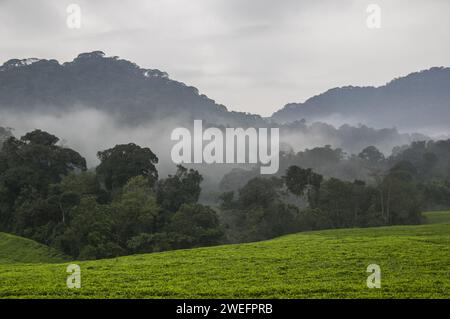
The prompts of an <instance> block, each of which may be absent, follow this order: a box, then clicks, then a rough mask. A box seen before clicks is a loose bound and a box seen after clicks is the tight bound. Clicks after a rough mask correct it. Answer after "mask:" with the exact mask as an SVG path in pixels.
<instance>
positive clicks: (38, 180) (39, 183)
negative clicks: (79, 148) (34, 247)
mask: <svg viewBox="0 0 450 319" xmlns="http://www.w3.org/2000/svg"><path fill="white" fill-rule="evenodd" d="M58 140H59V139H58V138H57V137H56V136H54V135H51V134H49V133H47V132H44V131H41V130H35V131H32V132H29V133H27V134H25V135H24V136H22V137H21V138H20V139H16V138H15V137H10V138H9V139H8V140H6V141H5V143H4V145H3V148H2V150H1V152H0V199H1V201H2V205H1V206H0V223H1V225H0V228H2V229H5V230H11V229H15V231H17V232H19V233H21V232H22V231H24V229H21V227H22V226H19V225H14V223H15V220H17V216H14V215H15V213H16V210H17V209H18V208H19V207H20V206H22V205H24V203H25V202H26V203H27V205H28V207H31V206H30V205H32V204H31V203H32V202H35V201H36V200H37V201H39V198H41V199H42V200H45V197H46V196H47V195H48V192H49V186H50V185H51V184H55V183H59V182H60V181H61V178H62V177H63V176H65V175H67V174H69V173H70V172H76V171H78V172H79V171H84V170H86V160H85V159H84V158H83V157H82V156H81V155H80V154H78V153H77V152H75V151H74V150H72V149H69V148H64V147H61V146H58V145H56V143H57V142H58ZM31 194H33V196H31ZM27 214H29V215H31V214H34V211H33V210H30V209H25V206H23V207H22V209H21V211H20V215H21V217H20V218H21V219H22V220H23V221H24V220H26V219H27ZM37 216H41V217H42V218H43V219H42V220H39V221H37V220H36V218H37ZM45 216H47V214H43V215H42V214H38V215H36V214H34V216H33V217H32V216H29V218H30V219H33V220H34V222H33V223H34V225H35V226H36V227H37V225H38V224H39V225H40V226H39V227H41V226H44V225H46V224H47V223H48V222H50V220H48V219H46V218H45ZM52 218H53V217H52ZM22 225H23V226H24V227H27V228H28V226H25V225H26V223H23V224H22Z"/></svg>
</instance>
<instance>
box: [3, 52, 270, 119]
mask: <svg viewBox="0 0 450 319" xmlns="http://www.w3.org/2000/svg"><path fill="white" fill-rule="evenodd" d="M72 107H86V108H96V109H99V110H101V111H107V112H108V113H115V114H117V115H119V116H120V118H121V120H123V121H125V122H127V123H139V122H143V121H148V120H152V119H158V120H160V119H164V118H168V117H171V118H174V117H181V118H183V119H184V118H186V117H187V118H188V119H191V118H202V119H204V120H208V121H210V122H213V123H224V124H227V123H233V124H234V123H236V122H245V123H247V124H249V125H252V124H253V122H259V121H262V119H261V118H260V117H259V116H257V115H250V114H245V113H236V112H229V111H228V110H227V109H226V107H225V106H223V105H220V104H217V103H216V102H215V101H214V100H212V99H210V98H208V97H207V96H205V95H203V94H200V93H199V91H198V90H197V89H196V88H194V87H191V86H187V85H185V84H184V83H181V82H177V81H174V80H171V79H170V78H169V76H168V74H167V73H165V72H162V71H160V70H153V69H143V68H140V67H139V66H137V65H136V64H134V63H132V62H130V61H127V60H123V59H119V58H118V57H107V56H105V54H104V53H103V52H101V51H94V52H90V53H82V54H79V55H78V57H77V58H75V59H74V60H73V61H72V62H66V63H63V64H60V63H59V62H58V61H56V60H44V59H42V60H40V59H35V58H32V59H23V60H19V59H12V60H9V61H7V62H5V63H4V64H3V65H2V66H1V67H0V110H14V111H24V112H27V111H33V110H34V111H43V112H47V111H51V112H55V111H58V110H59V111H65V110H67V109H69V108H72Z"/></svg>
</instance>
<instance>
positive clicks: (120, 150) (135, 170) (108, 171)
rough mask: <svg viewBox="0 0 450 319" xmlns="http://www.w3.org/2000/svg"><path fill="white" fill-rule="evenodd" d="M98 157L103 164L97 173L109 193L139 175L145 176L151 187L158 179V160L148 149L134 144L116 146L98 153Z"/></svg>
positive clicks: (97, 169)
mask: <svg viewBox="0 0 450 319" xmlns="http://www.w3.org/2000/svg"><path fill="white" fill-rule="evenodd" d="M97 156H98V158H99V159H100V161H101V163H100V165H98V166H97V168H96V172H97V174H98V177H99V178H100V180H101V181H102V182H103V183H104V185H105V187H106V189H108V190H109V191H113V190H117V189H119V188H121V187H122V186H123V185H125V183H126V182H128V180H129V179H130V178H131V177H134V176H138V175H142V176H145V177H146V178H147V180H148V183H149V185H150V186H153V185H154V184H155V182H156V180H157V179H158V172H157V170H156V167H155V164H157V163H158V158H157V157H156V155H155V154H154V153H153V152H152V151H151V150H150V149H149V148H148V147H144V148H143V147H140V146H138V145H136V144H133V143H129V144H122V145H116V146H114V147H113V148H110V149H107V150H104V151H102V152H98V153H97Z"/></svg>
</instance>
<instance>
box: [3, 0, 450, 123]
mask: <svg viewBox="0 0 450 319" xmlns="http://www.w3.org/2000/svg"><path fill="white" fill-rule="evenodd" d="M71 3H77V4H79V6H80V8H81V13H82V16H81V18H82V20H81V21H82V27H81V28H80V29H69V28H68V27H67V25H66V19H67V16H68V14H67V13H66V8H67V6H68V5H69V4H71ZM370 3H376V4H378V5H379V6H380V7H381V10H382V11H381V28H380V29H369V28H367V25H366V19H367V16H368V13H366V8H367V6H368V5H369V4H370ZM449 18H450V1H448V0H430V1H425V0H385V1H381V0H371V1H366V0H340V1H338V0H322V1H317V0H311V1H301V0H270V1H269V0H134V1H133V0H131V1H123V0H95V1H92V0H86V1H76V0H73V1H64V0H34V1H29V0H0V63H3V62H5V61H6V60H8V59H11V58H27V57H38V58H56V59H57V60H59V61H60V62H65V61H71V60H73V58H74V57H76V56H77V55H78V54H79V53H81V52H88V51H93V50H102V51H104V52H105V53H106V54H107V55H110V56H115V55H117V56H119V57H121V58H124V59H127V60H131V61H133V62H135V63H137V64H138V65H140V66H141V67H144V68H154V69H160V70H163V71H166V72H168V73H169V75H170V77H171V78H172V79H175V80H178V81H182V82H185V83H186V84H188V85H192V86H195V87H197V88H198V89H199V90H200V91H201V92H202V93H204V94H206V95H208V96H209V97H210V98H212V99H215V100H216V101H217V102H218V103H222V104H224V105H226V106H227V107H228V108H229V109H231V110H239V111H246V112H251V113H258V114H261V115H264V116H266V115H270V114H271V113H272V112H274V111H276V110H277V109H279V108H281V107H282V106H284V105H285V104H286V103H289V102H303V101H304V100H305V99H307V98H308V97H311V96H313V95H315V94H318V93H321V92H323V91H325V90H327V89H329V88H332V87H336V86H344V85H382V84H384V83H385V82H387V81H389V80H391V79H392V78H394V77H398V76H402V75H406V74H408V73H411V72H414V71H419V70H423V69H427V68H429V67H432V66H450V19H449Z"/></svg>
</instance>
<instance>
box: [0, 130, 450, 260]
mask: <svg viewBox="0 0 450 319" xmlns="http://www.w3.org/2000/svg"><path fill="white" fill-rule="evenodd" d="M1 133H2V134H0V135H1V136H2V139H3V142H2V146H1V150H0V231H5V232H11V233H15V234H18V235H21V236H24V237H27V238H31V239H34V240H37V241H39V242H41V243H44V244H47V245H50V246H52V247H55V248H57V249H59V250H61V251H62V252H64V253H65V254H68V255H70V256H73V257H74V258H79V259H95V258H103V257H114V256H119V255H126V254H132V253H142V252H156V251H164V250H171V249H180V248H191V247H199V246H208V245H215V244H220V243H230V242H246V241H255V240H262V239H267V238H272V237H275V236H279V235H282V234H287V233H292V232H298V231H304V230H314V229H325V228H341V227H368V226H380V225H392V224H417V223H420V222H421V211H422V210H423V208H425V207H433V208H436V207H447V208H448V207H450V175H449V172H450V140H447V141H437V142H433V141H428V142H414V143H412V144H411V145H409V146H405V147H401V148H397V149H396V150H395V152H393V155H391V156H390V157H388V158H386V157H385V156H384V155H383V154H382V153H381V152H380V151H378V150H377V149H376V148H375V147H373V146H369V147H367V148H365V149H364V150H363V151H362V152H361V153H359V154H358V155H347V154H345V153H343V152H342V150H340V149H332V148H331V147H329V146H325V147H320V148H314V149H311V150H305V151H302V152H298V153H294V152H292V151H290V152H286V153H283V154H282V157H281V158H282V161H281V166H280V172H279V174H278V175H277V176H271V177H263V176H259V175H258V174H256V173H255V172H258V171H259V170H254V171H245V172H246V174H244V172H241V171H236V170H235V171H233V172H231V173H230V174H228V175H227V176H225V177H224V179H223V180H222V188H223V193H222V194H221V195H220V197H219V198H218V201H217V203H216V204H215V205H211V206H207V205H204V204H201V203H199V197H200V193H201V191H202V189H201V185H202V180H203V177H202V176H201V174H200V173H199V172H198V171H196V170H194V169H189V168H185V167H183V166H178V167H177V171H176V173H175V174H172V175H169V176H167V177H165V178H160V177H159V175H158V171H157V168H156V165H157V163H158V161H159V159H158V156H157V154H154V153H153V151H152V150H151V149H150V148H146V147H141V146H139V145H136V144H133V143H129V144H119V145H116V146H115V147H112V148H110V149H106V150H102V151H99V152H98V153H97V156H98V159H99V161H100V163H99V165H98V166H97V167H96V168H95V169H89V170H88V169H87V165H86V160H85V159H84V158H83V157H82V156H81V155H80V154H79V153H78V152H77V151H75V150H73V149H70V148H67V147H64V146H61V143H59V138H58V137H56V136H54V135H52V134H50V133H47V132H45V131H41V130H34V131H32V132H29V133H27V134H25V135H23V136H22V137H20V138H16V137H14V136H12V134H11V132H10V131H9V130H6V129H4V130H3V131H2V132H1Z"/></svg>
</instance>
